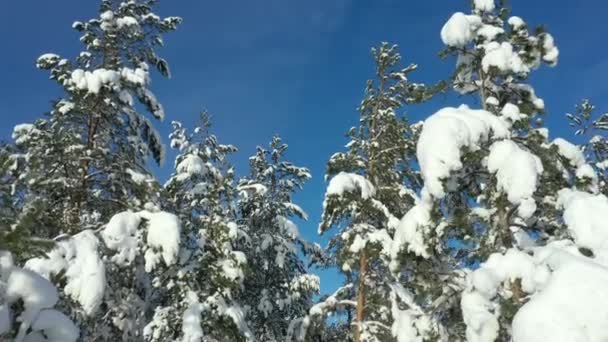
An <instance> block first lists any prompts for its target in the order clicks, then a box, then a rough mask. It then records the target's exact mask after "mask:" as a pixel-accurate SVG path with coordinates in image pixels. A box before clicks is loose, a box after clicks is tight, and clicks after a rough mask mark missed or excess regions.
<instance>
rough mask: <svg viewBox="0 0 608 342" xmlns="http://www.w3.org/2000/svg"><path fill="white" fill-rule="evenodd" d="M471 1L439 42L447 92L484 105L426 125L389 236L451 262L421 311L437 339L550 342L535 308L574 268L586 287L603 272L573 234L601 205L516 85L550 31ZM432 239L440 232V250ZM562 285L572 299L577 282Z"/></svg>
mask: <svg viewBox="0 0 608 342" xmlns="http://www.w3.org/2000/svg"><path fill="white" fill-rule="evenodd" d="M472 4H473V10H472V14H469V15H465V14H463V13H460V12H459V13H455V14H454V15H453V16H452V17H451V18H450V19H449V20H448V22H447V23H446V24H445V25H444V27H443V29H442V31H441V37H442V40H443V41H444V43H445V44H446V45H447V46H448V48H447V49H446V51H445V53H446V54H451V53H453V54H456V55H457V56H458V62H457V65H458V66H457V71H456V74H455V76H454V79H453V81H454V87H455V88H456V90H458V91H460V92H461V93H465V94H472V95H475V96H478V97H479V98H480V99H481V104H482V107H483V109H482V110H473V109H470V108H469V107H468V106H465V105H463V106H460V107H458V108H449V107H448V108H443V109H441V110H440V111H438V112H437V113H435V114H434V115H432V116H431V117H429V118H428V119H427V120H426V121H425V122H424V124H423V127H422V131H421V134H420V138H419V140H418V144H417V157H418V163H419V165H420V169H421V174H422V177H423V179H424V188H423V190H422V191H421V194H420V195H421V196H420V197H421V198H420V200H419V201H418V203H417V204H416V206H415V207H414V208H412V209H411V210H410V211H409V212H408V213H407V214H406V215H405V217H404V218H403V219H402V221H401V223H400V225H399V228H398V230H400V231H403V233H404V236H405V237H406V239H404V240H403V241H401V243H403V246H402V248H408V249H409V248H412V246H414V247H415V246H420V247H422V248H421V249H420V250H419V251H420V255H421V256H423V257H425V258H428V259H429V260H435V261H439V263H443V264H446V265H450V266H451V265H454V263H453V262H454V261H455V262H457V263H458V264H457V265H458V266H459V267H458V268H456V269H454V270H453V273H452V275H451V276H447V277H446V279H445V280H446V283H445V284H442V288H441V289H438V291H435V294H434V296H433V297H432V298H431V299H430V302H431V305H430V306H428V307H427V308H426V309H427V310H426V311H427V312H432V313H433V316H431V317H430V318H431V319H432V320H433V321H435V322H437V323H436V324H437V326H440V327H441V329H440V332H441V335H440V338H441V340H445V341H464V340H467V341H483V342H491V341H496V340H499V341H511V340H513V341H515V342H523V341H525V342H528V341H538V340H542V339H546V337H541V336H547V335H548V334H550V335H551V336H558V335H556V334H555V331H554V330H555V329H554V328H559V329H558V330H560V331H562V332H564V331H565V330H564V329H563V328H561V327H551V328H549V326H550V324H548V323H547V322H543V319H548V320H549V321H551V320H552V318H551V317H547V316H544V317H543V314H542V312H545V311H542V310H544V309H543V307H544V306H551V305H552V304H550V303H548V301H547V299H548V298H552V299H551V300H556V297H555V296H556V295H557V294H558V293H563V292H562V291H564V289H567V288H568V286H569V285H568V284H566V283H565V282H564V278H567V277H569V276H573V274H572V273H571V272H572V268H575V267H581V268H582V269H585V271H584V272H582V273H584V278H585V279H586V280H587V281H588V282H589V284H592V285H589V286H597V284H598V282H597V281H598V279H602V278H603V277H605V276H606V274H605V271H598V272H596V273H594V272H593V271H589V268H593V267H595V266H596V265H593V263H594V261H592V260H591V259H587V260H583V259H579V258H580V257H581V256H583V255H596V256H597V255H598V254H600V255H602V254H603V253H604V250H602V248H601V246H598V245H597V244H595V245H594V244H593V243H589V242H588V241H585V239H584V237H582V236H580V235H578V234H580V233H581V232H583V235H585V234H584V233H589V231H592V230H595V229H597V227H596V226H595V225H594V222H595V219H597V218H598V215H600V214H601V209H602V208H604V205H606V204H608V202H606V198H605V197H603V196H596V195H593V194H590V193H587V192H585V190H589V189H588V188H589V187H588V186H585V187H584V188H583V187H581V185H582V184H587V183H581V182H579V181H578V180H577V178H578V177H576V174H582V177H583V178H585V177H589V178H594V176H593V175H592V173H593V170H591V172H589V168H590V166H589V165H588V164H587V163H586V161H585V159H584V157H583V155H582V153H581V151H580V150H579V149H578V148H577V147H576V146H574V145H572V144H570V143H568V142H567V141H565V140H563V139H555V140H554V141H552V142H550V141H549V140H548V130H547V129H546V128H543V127H542V120H541V119H540V114H542V112H543V110H544V102H543V101H542V100H541V99H539V98H537V97H536V95H535V93H534V89H533V88H532V87H531V86H530V85H528V84H526V83H525V81H526V79H527V77H528V75H529V73H530V72H531V71H532V70H534V69H536V68H538V67H539V66H540V65H541V64H542V63H543V62H544V63H547V64H549V65H555V64H556V62H557V57H558V50H557V48H556V47H555V46H554V42H553V38H552V37H551V35H550V34H548V33H546V32H544V31H543V30H537V31H536V32H534V33H530V32H529V31H528V28H527V25H526V24H525V22H524V21H523V20H522V19H521V18H519V17H509V10H508V9H507V8H506V7H504V6H503V4H502V2H500V1H499V4H498V6H497V5H496V4H495V2H494V1H493V0H474V1H473V2H472ZM560 189H562V190H560ZM587 201H588V203H589V204H590V203H591V202H593V203H596V205H597V206H595V207H594V208H593V209H600V211H596V212H593V210H592V209H591V208H589V209H590V210H588V214H589V215H590V217H593V219H592V220H591V221H587V222H583V223H579V224H578V225H577V223H576V222H574V219H573V217H574V216H575V215H576V214H575V213H573V208H574V207H575V206H577V205H580V204H582V203H584V202H587ZM562 214H563V217H562ZM564 221H565V223H566V227H564V225H563V222H564ZM565 228H566V229H565ZM429 232H441V233H440V236H441V237H442V241H441V242H442V243H441V244H437V243H436V242H435V241H433V240H432V239H429V238H428V237H429V236H432V234H429ZM570 237H574V239H570ZM396 242H399V241H396ZM420 243H422V244H420ZM596 253H597V254H596ZM425 254H426V255H425ZM560 258H563V259H560ZM558 259H559V260H558ZM450 260H451V261H452V262H449V261H450ZM446 261H448V262H446ZM479 263H481V266H480V267H477V266H476V265H479ZM597 266H598V267H600V266H599V265H597ZM448 271H449V269H448ZM463 275H465V277H463ZM570 285H571V286H572V287H571V290H573V291H580V288H581V287H582V286H584V285H582V283H577V284H574V283H572V284H570ZM556 288H558V290H556ZM549 289H551V291H550V290H549ZM544 290H546V292H545V291H544ZM537 291H541V294H540V295H534V293H536V292H537ZM552 291H553V292H552ZM458 294H460V295H458ZM543 298H544V299H543ZM587 299H588V298H585V299H584V301H585V302H586V300H587ZM527 301H529V303H530V304H529V305H528V304H526V302H527ZM565 305H566V306H571V305H578V304H573V303H572V302H569V303H566V304H565ZM458 307H460V310H457V308H458ZM549 310H552V309H549ZM557 311H559V310H557ZM461 315H462V316H461ZM555 315H556V316H558V317H559V316H560V315H563V312H559V313H557V312H556V313H555ZM463 323H464V324H463ZM414 325H415V324H414ZM570 327H571V328H572V327H573V326H570ZM595 328H596V327H594V328H592V330H593V329H595ZM574 329H575V330H577V331H578V329H580V327H577V328H574ZM577 333H578V332H577ZM542 334H545V335H542ZM575 334H576V333H575ZM569 336H570V337H569V338H567V340H576V339H577V338H571V337H572V336H573V335H569ZM555 338H557V339H558V338H563V335H562V336H559V337H555ZM429 339H430V337H428V336H420V337H419V339H418V340H421V341H422V340H429Z"/></svg>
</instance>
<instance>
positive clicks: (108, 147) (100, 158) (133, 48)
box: [13, 0, 181, 238]
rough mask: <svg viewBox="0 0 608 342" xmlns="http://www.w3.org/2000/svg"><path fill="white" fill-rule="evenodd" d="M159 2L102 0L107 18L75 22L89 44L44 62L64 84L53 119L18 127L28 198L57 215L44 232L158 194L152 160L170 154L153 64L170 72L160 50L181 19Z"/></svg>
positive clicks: (91, 221) (83, 225) (80, 224)
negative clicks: (158, 123)
mask: <svg viewBox="0 0 608 342" xmlns="http://www.w3.org/2000/svg"><path fill="white" fill-rule="evenodd" d="M152 4H153V3H152V2H148V1H140V0H137V1H110V0H102V1H101V5H100V10H99V11H100V15H99V17H97V18H94V19H91V20H88V21H85V22H75V23H74V25H73V28H74V29H75V30H76V31H78V32H80V34H81V37H80V41H81V43H82V44H83V45H84V47H83V51H82V52H80V53H79V54H78V55H77V56H76V57H75V58H73V59H71V58H64V57H61V56H59V55H57V54H52V53H47V54H43V55H42V56H40V57H39V58H38V60H37V62H36V66H37V67H38V68H40V69H44V70H48V71H49V72H50V79H51V80H53V81H55V82H56V83H57V84H58V85H59V86H60V87H61V90H62V91H63V94H62V95H61V98H59V99H57V100H55V101H53V108H52V109H51V111H50V112H49V114H48V115H47V117H46V118H45V119H41V120H38V121H36V122H35V123H34V124H26V125H19V126H17V127H15V130H14V133H13V138H14V139H15V143H16V145H17V147H18V148H19V156H20V158H22V159H23V160H24V162H25V164H26V167H25V170H24V171H25V172H24V174H23V175H22V177H20V181H21V182H22V183H23V184H24V187H25V190H26V194H27V196H26V205H28V206H36V207H37V208H41V210H44V211H46V213H47V218H48V219H47V220H41V221H43V222H40V224H41V225H43V226H45V229H44V231H40V232H37V233H38V234H39V235H40V236H46V237H49V238H53V237H55V236H57V235H59V234H60V233H77V232H78V231H80V230H82V229H87V228H92V229H97V228H99V226H100V225H102V224H103V223H105V222H107V220H109V218H110V217H111V216H112V215H113V214H115V213H116V212H119V211H122V210H125V209H128V208H141V206H142V205H143V204H144V203H146V202H148V201H154V200H156V199H155V198H154V196H156V194H154V193H153V192H154V190H152V189H150V188H152V187H154V181H153V180H151V179H149V178H147V181H146V180H144V178H142V177H145V175H149V172H148V171H147V169H146V164H147V160H148V158H152V159H153V160H154V161H155V162H157V163H161V162H162V159H163V155H164V150H163V149H164V148H163V145H162V143H161V139H160V136H159V134H158V133H157V131H156V129H155V128H154V126H153V122H152V120H162V119H163V118H164V117H165V113H164V110H163V107H162V105H161V104H160V102H159V101H158V100H157V99H156V96H155V95H154V93H153V92H152V91H151V79H152V75H153V70H157V71H158V72H159V73H160V74H161V75H163V76H167V77H168V76H169V69H168V65H167V62H166V61H165V60H164V59H162V58H161V57H159V56H158V55H157V53H156V49H157V47H158V46H160V45H162V36H163V34H164V33H167V32H170V31H173V30H175V29H176V28H177V26H178V24H179V23H180V22H181V19H179V18H176V17H168V18H164V19H163V18H160V17H159V16H157V15H156V14H154V13H153V12H152V8H151V6H152Z"/></svg>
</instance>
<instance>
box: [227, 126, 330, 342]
mask: <svg viewBox="0 0 608 342" xmlns="http://www.w3.org/2000/svg"><path fill="white" fill-rule="evenodd" d="M286 151H287V145H286V144H284V143H283V142H282V141H281V139H280V138H279V137H278V136H275V137H273V139H272V141H271V143H270V146H269V149H264V148H262V147H258V148H257V150H256V153H255V155H253V156H252V157H250V158H249V163H250V172H249V175H248V176H247V177H244V178H243V179H241V180H240V181H239V186H238V189H239V192H240V194H241V196H240V198H239V218H240V220H241V223H242V225H243V226H244V227H245V228H244V229H245V230H246V232H247V235H248V236H249V239H248V241H247V243H246V244H245V245H244V247H243V251H244V252H245V254H246V256H247V261H248V264H247V272H246V275H245V282H244V288H243V292H242V295H241V297H240V301H241V303H242V304H243V305H245V306H246V308H247V321H248V323H249V326H250V327H251V329H252V331H253V334H254V337H255V338H256V340H259V341H284V340H285V338H286V336H287V334H288V330H289V325H290V322H291V321H292V320H294V319H298V318H300V317H303V316H305V315H306V313H307V311H308V309H309V308H310V306H311V305H312V296H313V295H314V294H315V293H316V292H318V291H319V278H318V277H317V276H315V275H313V274H310V273H308V270H307V267H306V264H305V262H304V260H303V257H302V256H315V255H317V254H318V253H319V250H318V246H316V245H311V244H309V243H308V242H306V241H305V240H304V239H303V238H302V237H301V236H300V233H299V231H298V227H297V225H296V224H295V223H294V222H293V219H294V217H297V218H299V219H304V220H305V219H307V214H306V213H305V212H304V211H303V210H302V209H301V208H300V207H299V206H298V205H297V204H295V203H293V202H292V198H293V194H294V192H295V191H296V190H298V189H302V187H303V184H304V182H306V181H307V180H309V179H310V177H311V175H310V172H309V171H308V169H306V168H303V167H298V166H296V165H293V164H292V163H290V162H287V161H285V160H284V159H283V158H284V155H285V153H286Z"/></svg>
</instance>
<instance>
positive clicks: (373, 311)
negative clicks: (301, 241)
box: [311, 43, 442, 342]
mask: <svg viewBox="0 0 608 342" xmlns="http://www.w3.org/2000/svg"><path fill="white" fill-rule="evenodd" d="M372 56H373V58H374V62H375V64H376V70H375V71H376V73H375V76H376V78H375V79H374V80H370V81H369V82H368V84H367V87H366V90H365V97H364V99H363V101H362V103H361V105H360V107H359V113H360V120H359V122H360V125H359V126H358V127H353V128H351V129H350V131H349V133H348V137H349V138H350V142H349V143H348V144H347V147H348V151H347V152H345V153H336V154H334V155H333V156H332V157H331V159H330V161H329V163H328V169H327V177H328V178H331V179H330V182H329V185H328V188H327V193H326V197H325V201H324V203H323V216H322V221H321V224H320V225H319V233H320V234H324V233H327V232H328V231H329V230H330V229H331V228H337V232H336V233H335V234H334V235H333V237H332V239H331V241H330V243H329V253H330V255H332V256H333V262H334V263H335V264H336V265H337V266H338V268H339V269H340V270H341V271H342V272H343V273H344V274H345V275H346V278H347V279H350V281H349V283H348V284H346V286H345V287H344V288H343V290H340V291H338V293H336V295H334V296H330V298H329V299H328V300H326V301H325V302H322V303H320V304H317V305H316V306H315V308H313V310H311V314H313V315H314V314H316V315H321V316H322V317H321V319H324V315H326V314H327V313H328V312H330V311H333V310H334V309H336V308H338V309H342V310H344V309H346V310H349V311H350V315H351V317H352V319H353V322H352V327H350V328H351V329H352V332H353V337H354V341H357V342H358V341H389V340H391V339H392V335H393V333H392V329H393V328H392V326H393V324H395V325H398V324H400V323H399V320H400V319H401V318H400V317H401V314H400V310H399V307H398V306H400V304H398V302H400V301H403V300H408V299H409V297H408V298H402V295H403V293H404V292H405V290H404V289H403V287H402V286H401V285H400V281H399V280H397V279H394V278H392V277H391V273H390V272H389V264H390V263H391V261H394V263H393V264H394V265H393V267H394V268H400V266H401V264H400V262H401V261H403V259H402V258H397V257H395V258H394V260H393V259H391V255H392V254H393V248H392V240H393V237H394V234H395V228H396V227H397V225H398V223H399V219H398V217H402V216H403V215H405V213H406V212H407V210H408V209H409V208H410V207H411V206H412V205H413V204H414V198H415V192H416V191H417V190H418V189H419V188H420V182H421V181H420V178H419V175H418V174H417V173H416V172H414V171H413V169H412V167H413V163H412V158H411V157H412V156H413V154H414V148H415V138H414V137H415V131H416V130H415V128H412V127H410V126H408V124H407V122H406V121H405V119H404V118H403V117H402V115H401V114H402V113H399V111H400V110H401V109H402V107H403V106H404V105H406V104H413V103H419V102H422V101H425V100H427V99H428V98H429V97H431V96H432V95H433V94H434V93H435V92H436V91H437V90H440V89H441V86H442V85H441V84H439V85H438V86H436V87H426V86H424V85H422V84H417V83H412V82H410V81H409V80H408V77H409V74H410V73H411V72H412V71H414V70H416V68H417V66H416V65H414V64H412V65H409V66H408V67H406V68H403V69H401V68H400V67H399V62H400V61H401V56H400V54H399V53H398V51H397V47H396V46H394V45H393V46H391V45H389V44H387V43H382V44H381V45H380V46H379V47H377V48H374V49H372ZM348 289H353V290H354V291H349V290H348ZM348 294H353V295H354V297H352V298H348ZM337 301H338V303H341V304H340V305H336V303H337Z"/></svg>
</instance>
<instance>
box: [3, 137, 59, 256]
mask: <svg viewBox="0 0 608 342" xmlns="http://www.w3.org/2000/svg"><path fill="white" fill-rule="evenodd" d="M24 163H25V161H24V159H23V158H22V157H20V156H19V155H18V154H17V153H16V151H15V148H14V146H12V145H7V144H1V145H0V250H4V251H8V252H11V254H12V256H13V257H14V258H16V259H17V260H19V261H22V260H25V259H27V258H30V257H32V256H34V255H36V254H39V253H41V252H44V251H45V250H48V249H49V248H51V247H52V246H53V242H52V241H50V240H45V239H40V238H37V237H35V236H33V235H32V233H33V232H34V231H35V230H36V221H35V218H36V217H38V216H39V215H41V213H40V212H39V210H40V209H39V208H35V207H24V203H23V197H22V196H23V191H22V187H20V186H19V184H20V182H19V181H18V178H19V177H20V174H22V173H23V169H24Z"/></svg>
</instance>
